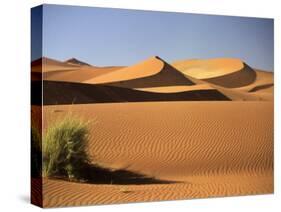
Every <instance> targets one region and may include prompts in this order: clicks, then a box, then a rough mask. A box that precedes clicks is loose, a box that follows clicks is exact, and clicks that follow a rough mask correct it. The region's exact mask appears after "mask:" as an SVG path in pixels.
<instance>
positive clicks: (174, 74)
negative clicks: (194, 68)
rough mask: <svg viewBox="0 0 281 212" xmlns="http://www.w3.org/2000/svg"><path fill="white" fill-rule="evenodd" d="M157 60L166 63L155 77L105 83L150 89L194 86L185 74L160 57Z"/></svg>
mask: <svg viewBox="0 0 281 212" xmlns="http://www.w3.org/2000/svg"><path fill="white" fill-rule="evenodd" d="M156 58H157V59H158V60H161V61H162V62H163V63H164V67H163V68H162V70H161V71H160V72H159V73H157V74H155V75H153V76H147V77H142V78H137V79H131V80H125V81H118V82H112V83H104V85H108V86H116V87H124V88H148V87H161V86H177V85H194V84H195V83H194V82H192V81H191V80H190V79H188V77H186V76H185V75H184V74H183V73H181V72H180V71H178V70H177V69H175V68H174V67H172V66H171V65H170V64H168V63H166V62H165V61H164V60H162V59H161V58H160V57H157V56H156Z"/></svg>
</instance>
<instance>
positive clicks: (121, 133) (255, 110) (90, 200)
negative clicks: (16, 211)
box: [43, 101, 273, 207]
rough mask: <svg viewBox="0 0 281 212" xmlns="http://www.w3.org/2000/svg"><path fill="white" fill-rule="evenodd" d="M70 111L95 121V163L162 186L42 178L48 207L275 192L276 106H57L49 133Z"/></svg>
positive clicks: (49, 117) (47, 117)
mask: <svg viewBox="0 0 281 212" xmlns="http://www.w3.org/2000/svg"><path fill="white" fill-rule="evenodd" d="M69 113H72V114H74V115H78V116H79V117H82V119H85V120H87V121H90V123H89V126H90V136H91V138H90V143H89V148H88V153H89V155H90V156H91V158H92V161H93V163H97V164H99V165H101V166H103V167H107V168H110V169H112V170H119V169H121V170H128V171H131V172H134V173H138V174H142V175H145V176H148V177H153V178H155V179H158V180H159V183H152V184H151V183H146V182H145V181H144V182H143V183H138V184H135V185H134V184H130V185H125V184H120V183H116V182H114V181H112V182H111V183H107V184H93V183H92V184H91V183H76V182H68V181H63V180H57V179H43V205H44V207H57V206H76V205H77V206H78V205H91V204H105V203H106V204H110V203H125V202H143V201H156V200H175V199H191V198H207V197H220V196H235V195H250V194H264V193H272V192H273V101H221V102H219V101H214V102H211V101H210V102H208V101H203V102H193V101H188V102H187V101H185V102H184V101H182V102H180V101H177V102H138V103H133V102H130V103H106V104H103V103H99V104H75V105H52V106H44V111H43V119H44V123H43V126H44V128H46V127H47V126H48V124H50V123H52V122H53V121H55V120H56V119H60V118H62V117H63V116H65V115H67V114H69ZM105 129H106V130H105ZM161 180H163V182H162V183H160V182H161Z"/></svg>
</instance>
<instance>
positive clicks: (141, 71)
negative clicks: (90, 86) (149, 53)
mask: <svg viewBox="0 0 281 212" xmlns="http://www.w3.org/2000/svg"><path fill="white" fill-rule="evenodd" d="M163 66H164V63H163V62H162V61H161V60H159V59H158V58H157V57H151V58H149V59H148V60H145V61H143V62H140V63H138V64H136V65H133V66H129V67H125V68H123V69H120V70H118V71H115V72H112V73H109V74H106V75H102V76H99V77H95V78H93V79H90V80H87V81H85V83H95V84H97V83H110V82H118V81H124V80H131V79H136V78H142V77H147V76H151V75H154V74H157V73H159V72H160V71H161V69H162V68H163Z"/></svg>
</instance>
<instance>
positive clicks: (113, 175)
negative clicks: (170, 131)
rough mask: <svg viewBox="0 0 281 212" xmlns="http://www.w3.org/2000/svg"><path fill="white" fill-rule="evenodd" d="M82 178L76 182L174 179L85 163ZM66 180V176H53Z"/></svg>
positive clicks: (127, 183)
mask: <svg viewBox="0 0 281 212" xmlns="http://www.w3.org/2000/svg"><path fill="white" fill-rule="evenodd" d="M80 173H81V176H82V180H81V181H78V182H84V183H91V184H115V185H143V184H170V183H175V182H176V181H168V180H160V179H156V178H154V177H149V176H145V175H142V174H139V173H135V172H131V171H127V170H123V169H120V170H110V169H107V168H103V167H99V166H97V165H92V164H85V165H84V167H82V168H81V170H80ZM55 178H57V179H62V180H68V178H66V177H55Z"/></svg>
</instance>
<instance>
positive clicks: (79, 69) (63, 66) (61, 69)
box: [31, 57, 124, 82]
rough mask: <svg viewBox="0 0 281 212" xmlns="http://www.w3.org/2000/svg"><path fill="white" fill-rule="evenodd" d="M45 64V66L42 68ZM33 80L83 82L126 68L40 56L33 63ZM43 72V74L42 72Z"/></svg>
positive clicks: (73, 59)
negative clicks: (99, 65) (63, 60)
mask: <svg viewBox="0 0 281 212" xmlns="http://www.w3.org/2000/svg"><path fill="white" fill-rule="evenodd" d="M42 64H43V68H42ZM31 68H32V72H31V78H32V80H33V81H34V80H42V79H44V80H53V81H65V82H83V81H85V80H89V79H91V78H93V77H97V76H100V75H103V74H107V73H110V72H113V71H115V70H118V69H121V68H124V67H123V66H108V67H97V66H91V65H89V64H87V63H85V62H82V61H80V60H78V59H75V58H72V59H69V60H67V61H65V62H61V61H58V60H54V59H50V58H46V57H43V58H40V59H38V60H36V61H33V62H32V63H31ZM42 73H43V74H42Z"/></svg>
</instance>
